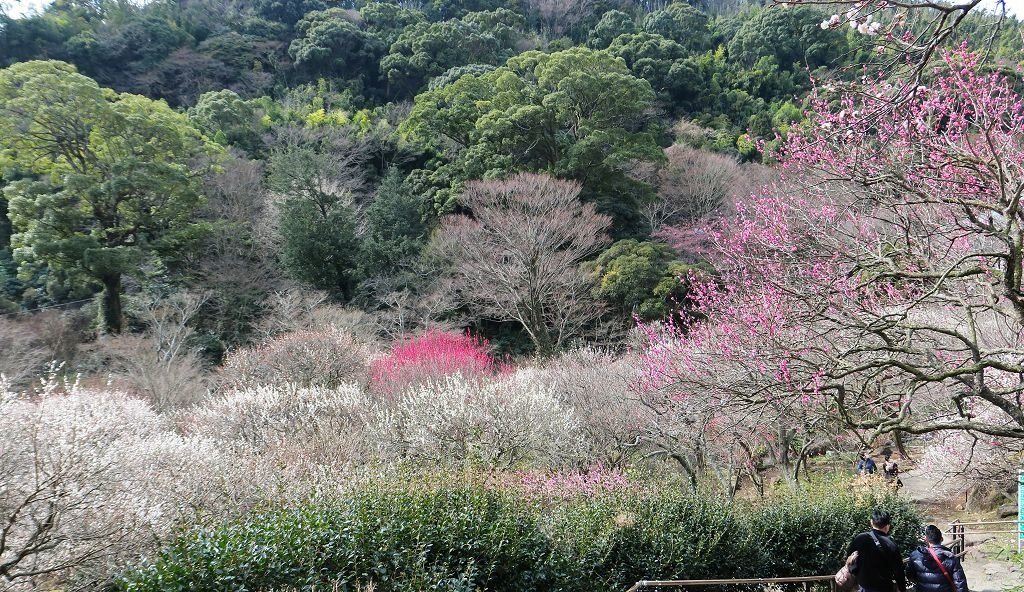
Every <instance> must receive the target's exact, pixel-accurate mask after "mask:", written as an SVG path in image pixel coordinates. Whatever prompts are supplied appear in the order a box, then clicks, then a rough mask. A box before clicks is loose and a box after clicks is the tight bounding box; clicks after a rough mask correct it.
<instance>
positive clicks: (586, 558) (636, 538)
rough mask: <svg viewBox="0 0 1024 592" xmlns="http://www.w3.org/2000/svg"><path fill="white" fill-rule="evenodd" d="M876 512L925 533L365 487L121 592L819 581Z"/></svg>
mask: <svg viewBox="0 0 1024 592" xmlns="http://www.w3.org/2000/svg"><path fill="white" fill-rule="evenodd" d="M876 506H882V507H885V508H887V509H888V510H889V511H891V512H894V513H895V514H896V516H897V518H896V525H897V526H896V530H895V531H894V534H896V535H899V536H898V537H897V538H898V542H899V543H900V544H901V545H902V546H901V548H903V549H908V550H909V549H910V548H911V546H912V544H913V540H914V538H915V537H916V535H917V533H918V532H919V531H920V524H919V522H918V520H917V518H916V517H915V515H914V514H913V511H912V509H911V508H910V507H909V506H908V505H907V504H906V503H905V502H903V501H901V500H899V499H896V498H893V497H886V498H876V497H858V496H855V495H853V494H849V493H844V492H831V493H827V494H824V495H813V496H810V495H790V496H785V497H781V498H777V499H773V500H771V501H770V502H766V503H763V504H758V505H750V506H745V505H731V506H730V505H725V504H724V503H722V502H719V501H716V500H709V499H703V498H699V497H695V496H690V495H685V494H679V493H652V492H634V493H614V494H604V495H602V496H599V497H596V498H587V497H582V496H581V497H579V498H576V499H570V500H558V503H552V500H540V499H536V498H524V497H523V496H521V495H516V494H515V493H512V492H507V491H495V490H491V489H487V488H484V487H479V486H441V487H436V486H435V487H431V488H428V489H424V490H419V491H416V490H413V489H411V488H409V487H403V486H376V487H364V488H360V489H358V490H357V491H355V492H353V493H352V494H351V495H350V496H348V497H346V498H345V499H343V500H340V501H337V502H333V503H331V504H329V505H323V504H321V505H307V506H303V507H300V508H293V509H280V510H273V511H263V512H255V513H252V514H249V515H247V516H245V517H244V518H242V519H239V520H236V521H233V522H229V523H226V524H222V525H217V526H213V527H207V528H197V529H194V530H192V531H190V532H187V533H185V534H182V535H181V536H179V537H178V538H177V539H175V540H174V541H173V542H172V543H171V544H170V545H169V546H167V547H166V548H165V549H164V550H163V551H162V552H161V553H160V554H159V555H158V556H157V557H156V558H154V559H153V560H152V561H150V562H148V563H144V564H142V565H140V566H138V567H136V568H134V569H132V570H130V571H129V572H128V573H126V574H125V575H124V576H123V578H122V579H121V580H120V581H119V583H118V588H119V589H121V590H124V591H131V592H148V591H153V592H156V591H161V592H172V591H186V590H204V591H221V590H223V591H229V590H230V591H238V592H241V591H263V590H281V589H297V590H309V591H311V590H331V589H332V588H333V587H335V586H337V589H338V590H346V591H348V590H353V591H354V590H356V589H357V588H358V587H365V586H366V585H368V584H370V583H372V584H373V585H374V589H375V590H376V591H377V592H391V591H395V592H406V591H409V592H412V591H422V590H438V591H452V592H454V591H474V590H496V591H503V590H508V591H533V590H536V591H545V590H551V591H566V592H575V591H580V592H583V591H584V590H586V591H592V590H609V591H612V590H614V591H617V592H621V591H622V590H625V589H627V588H628V587H629V586H630V585H632V584H633V583H634V582H636V581H637V580H641V579H694V578H708V577H723V578H728V577H740V576H751V575H759V576H783V575H785V576H789V575H817V574H823V573H829V572H832V571H834V570H835V569H836V568H837V566H838V565H839V563H840V562H841V561H842V558H843V554H844V553H845V550H846V546H847V545H848V544H849V541H850V539H851V538H852V536H853V535H854V534H855V533H856V532H858V531H861V530H863V529H864V525H865V524H866V523H867V517H868V516H869V515H870V513H871V510H872V509H873V508H874V507H876Z"/></svg>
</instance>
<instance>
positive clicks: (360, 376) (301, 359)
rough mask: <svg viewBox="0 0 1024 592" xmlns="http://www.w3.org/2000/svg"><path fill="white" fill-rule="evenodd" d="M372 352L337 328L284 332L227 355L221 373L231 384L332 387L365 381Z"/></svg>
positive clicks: (226, 382) (233, 386)
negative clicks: (257, 344)
mask: <svg viewBox="0 0 1024 592" xmlns="http://www.w3.org/2000/svg"><path fill="white" fill-rule="evenodd" d="M372 355H373V353H372V352H371V351H370V349H369V348H367V347H366V346H365V345H364V344H362V343H361V342H360V341H359V340H357V339H356V338H355V337H353V336H352V335H351V334H349V333H346V332H342V331H337V330H334V329H322V330H303V331H293V332H291V333H285V334H283V335H279V336H277V337H274V338H272V339H270V340H268V341H267V342H266V343H264V344H262V345H259V346H257V347H250V348H244V349H239V350H235V351H233V352H231V353H229V354H228V355H227V357H226V358H225V359H224V366H223V368H222V369H221V377H222V380H223V382H224V384H225V385H226V386H228V387H229V388H245V387H251V386H258V385H276V384H284V383H290V384H296V385H298V386H319V387H326V388H333V387H336V386H339V385H342V384H345V383H357V384H365V382H366V379H367V373H368V371H369V367H370V358H371V357H372Z"/></svg>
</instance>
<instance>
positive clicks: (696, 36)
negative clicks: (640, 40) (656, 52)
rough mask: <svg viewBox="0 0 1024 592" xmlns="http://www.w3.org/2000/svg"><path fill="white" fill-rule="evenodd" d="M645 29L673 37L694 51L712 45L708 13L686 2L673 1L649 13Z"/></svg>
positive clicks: (669, 37) (702, 49) (672, 38)
mask: <svg viewBox="0 0 1024 592" xmlns="http://www.w3.org/2000/svg"><path fill="white" fill-rule="evenodd" d="M644 30H645V31H647V32H648V33H654V34H656V35H661V36H662V37H666V38H668V39H671V40H673V41H675V42H676V43H678V44H680V45H682V46H683V47H685V48H686V49H687V50H689V51H692V52H700V51H704V50H706V49H709V48H710V47H711V46H712V37H711V29H710V28H709V27H708V15H706V14H704V13H703V12H701V11H700V10H698V9H696V8H694V7H692V6H690V5H689V4H687V3H685V2H673V3H672V4H669V5H668V6H667V7H665V9H664V10H657V11H655V12H652V13H651V14H649V15H647V18H645V19H644Z"/></svg>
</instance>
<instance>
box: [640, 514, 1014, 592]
mask: <svg viewBox="0 0 1024 592" xmlns="http://www.w3.org/2000/svg"><path fill="white" fill-rule="evenodd" d="M1004 524H1012V525H1014V527H1015V528H1019V524H1020V521H1019V520H987V521H977V522H960V521H959V520H956V521H953V522H952V523H950V525H949V527H948V528H947V529H946V534H947V535H949V537H950V544H949V548H950V550H951V551H953V553H955V554H956V556H957V557H961V558H963V556H964V554H965V553H966V552H967V535H968V534H1005V533H1014V534H1016V533H1018V532H1019V531H1018V530H983V529H986V528H989V527H991V526H1000V525H1004ZM968 527H974V528H971V529H970V530H968ZM906 561H907V560H906V559H904V560H903V562H904V563H906ZM823 582H828V584H829V589H830V590H831V591H832V592H835V590H836V581H835V575H831V574H830V575H827V576H800V577H790V578H734V579H717V580H640V581H639V582H637V583H635V584H633V586H632V587H630V589H629V590H627V591H626V592H639V591H640V590H647V589H661V588H675V589H687V588H701V587H706V586H744V585H751V584H761V585H764V584H803V585H804V587H808V586H809V585H811V584H815V583H823Z"/></svg>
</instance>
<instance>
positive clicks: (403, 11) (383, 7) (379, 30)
mask: <svg viewBox="0 0 1024 592" xmlns="http://www.w3.org/2000/svg"><path fill="white" fill-rule="evenodd" d="M359 16H361V17H362V18H363V24H364V25H365V26H366V29H367V30H368V31H369V32H370V33H373V34H374V35H376V36H377V37H379V38H380V39H381V41H383V42H384V44H385V45H386V46H387V47H391V44H392V43H394V42H395V41H396V40H397V39H398V36H399V35H401V34H402V31H403V30H405V28H406V27H409V26H411V25H415V24H416V23H422V22H425V21H426V16H424V14H423V13H422V12H420V11H418V10H413V9H410V8H403V7H401V6H398V5H397V4H391V3H390V2H367V3H366V4H364V5H363V7H362V8H360V9H359Z"/></svg>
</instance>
